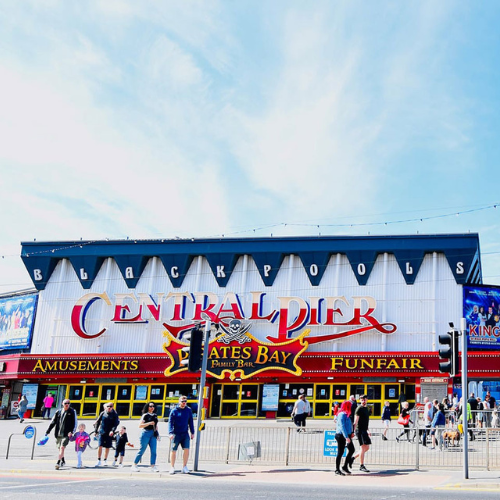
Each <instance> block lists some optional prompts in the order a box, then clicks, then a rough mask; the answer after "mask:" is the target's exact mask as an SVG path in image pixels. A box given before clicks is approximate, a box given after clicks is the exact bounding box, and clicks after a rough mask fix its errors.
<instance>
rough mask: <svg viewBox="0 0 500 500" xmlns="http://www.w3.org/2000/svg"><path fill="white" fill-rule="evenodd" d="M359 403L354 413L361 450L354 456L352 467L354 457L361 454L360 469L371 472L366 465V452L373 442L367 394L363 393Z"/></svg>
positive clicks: (355, 430) (355, 427)
mask: <svg viewBox="0 0 500 500" xmlns="http://www.w3.org/2000/svg"><path fill="white" fill-rule="evenodd" d="M359 403H360V404H359V406H358V407H357V408H356V413H355V415H354V432H355V433H356V437H357V438H358V441H359V446H360V448H361V451H360V452H359V453H358V454H357V455H355V456H353V457H352V459H351V467H352V463H353V462H354V459H355V458H358V456H359V462H360V466H359V470H360V471H361V472H370V471H369V470H368V469H367V468H366V467H365V453H366V452H367V451H368V450H369V449H370V445H371V444H372V441H371V439H370V432H369V431H368V426H369V423H370V410H369V409H368V407H367V406H366V404H367V403H368V399H367V396H366V394H363V396H361V397H360V398H359Z"/></svg>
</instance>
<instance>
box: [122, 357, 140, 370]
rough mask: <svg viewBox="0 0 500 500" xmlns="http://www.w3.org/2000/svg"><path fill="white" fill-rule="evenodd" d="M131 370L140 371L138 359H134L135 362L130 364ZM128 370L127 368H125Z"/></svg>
mask: <svg viewBox="0 0 500 500" xmlns="http://www.w3.org/2000/svg"><path fill="white" fill-rule="evenodd" d="M130 369H131V370H138V369H139V361H138V360H137V359H134V360H133V361H131V362H130ZM125 370H126V368H125Z"/></svg>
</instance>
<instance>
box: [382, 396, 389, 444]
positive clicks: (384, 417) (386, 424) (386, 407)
mask: <svg viewBox="0 0 500 500" xmlns="http://www.w3.org/2000/svg"><path fill="white" fill-rule="evenodd" d="M382 423H383V424H384V432H383V433H382V441H387V431H388V430H389V427H390V426H391V405H390V403H389V401H386V402H385V403H384V409H383V411H382Z"/></svg>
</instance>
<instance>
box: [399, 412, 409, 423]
mask: <svg viewBox="0 0 500 500" xmlns="http://www.w3.org/2000/svg"><path fill="white" fill-rule="evenodd" d="M409 422H410V415H406V417H403V414H401V415H399V418H398V424H401V425H408V423H409Z"/></svg>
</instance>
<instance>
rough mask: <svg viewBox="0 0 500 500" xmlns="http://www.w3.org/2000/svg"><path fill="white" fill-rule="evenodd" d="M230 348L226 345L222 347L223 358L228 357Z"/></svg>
mask: <svg viewBox="0 0 500 500" xmlns="http://www.w3.org/2000/svg"><path fill="white" fill-rule="evenodd" d="M229 349H230V347H229V346H224V347H221V348H220V350H221V351H222V357H223V358H227V351H228V350H229Z"/></svg>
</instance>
